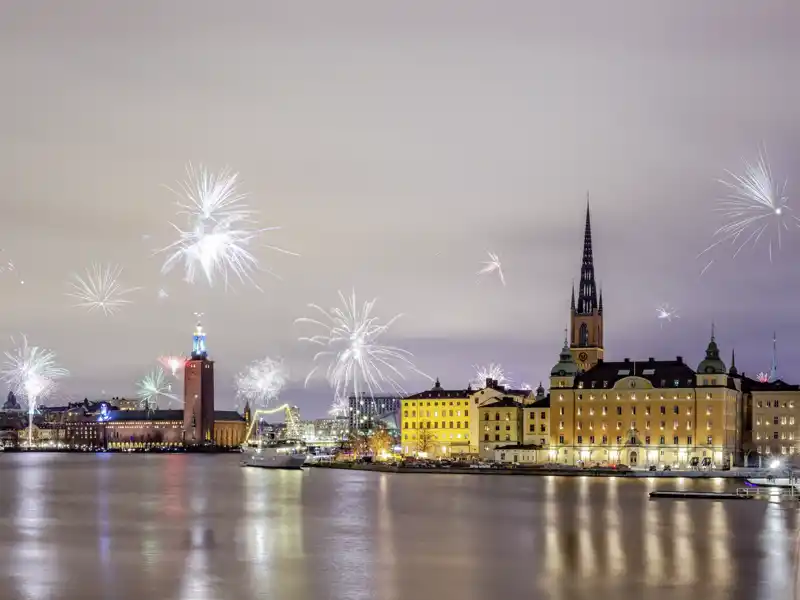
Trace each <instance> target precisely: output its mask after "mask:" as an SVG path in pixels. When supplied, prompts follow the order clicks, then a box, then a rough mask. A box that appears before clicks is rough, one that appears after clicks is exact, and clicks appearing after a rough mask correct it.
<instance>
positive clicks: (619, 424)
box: [558, 419, 713, 431]
mask: <svg viewBox="0 0 800 600" xmlns="http://www.w3.org/2000/svg"><path fill="white" fill-rule="evenodd" d="M712 425H713V423H712V422H711V421H706V429H711V427H712ZM666 426H667V422H666V421H660V423H659V429H662V430H663V429H665V428H666ZM558 428H559V429H562V430H563V429H564V421H559V423H558ZM600 428H601V429H602V430H603V431H605V430H606V429H607V426H606V424H605V422H603V423H602V425H601V427H600ZM644 428H645V429H650V421H645V422H644ZM672 428H673V429H679V428H680V423H679V422H678V420H677V419H676V420H675V421H673V422H672ZM575 429H578V430H580V429H583V422H582V421H577V422H576V423H575ZM588 429H594V421H589V426H588ZM617 429H618V430H619V429H622V421H617ZM628 429H630V430H635V429H636V421H631V423H630V427H629V428H628ZM686 429H687V430H691V429H692V422H691V421H686Z"/></svg>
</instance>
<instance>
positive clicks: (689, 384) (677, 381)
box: [562, 379, 714, 390]
mask: <svg viewBox="0 0 800 600" xmlns="http://www.w3.org/2000/svg"><path fill="white" fill-rule="evenodd" d="M708 381H709V380H708V379H704V380H703V385H709V383H708ZM712 381H714V380H712ZM589 383H590V384H591V385H590V386H589V387H592V388H593V387H595V384H596V383H597V382H596V381H591V382H589ZM693 385H694V381H693V380H692V379H687V380H686V387H692V386H693ZM562 387H563V386H562ZM603 387H604V388H607V387H608V381H604V382H603ZM660 387H662V388H665V387H667V380H666V379H662V380H661V386H660ZM672 387H681V382H680V379H673V380H672ZM578 389H579V390H582V389H583V382H582V381H579V382H578Z"/></svg>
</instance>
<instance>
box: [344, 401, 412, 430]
mask: <svg viewBox="0 0 800 600" xmlns="http://www.w3.org/2000/svg"><path fill="white" fill-rule="evenodd" d="M401 402H402V398H401V397H399V396H371V395H369V394H359V396H358V398H356V396H350V397H349V398H348V399H347V407H348V409H347V424H348V427H349V429H350V431H355V430H356V429H361V428H362V427H370V426H371V424H372V422H373V421H374V420H376V419H378V418H380V417H382V416H384V415H386V414H388V413H393V412H397V411H399V410H400V403H401Z"/></svg>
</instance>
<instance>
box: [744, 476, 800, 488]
mask: <svg viewBox="0 0 800 600" xmlns="http://www.w3.org/2000/svg"><path fill="white" fill-rule="evenodd" d="M745 482H746V483H748V484H749V485H754V486H756V487H773V488H800V479H798V478H797V477H774V476H772V475H765V476H761V477H746V478H745Z"/></svg>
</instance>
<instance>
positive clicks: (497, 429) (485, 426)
mask: <svg viewBox="0 0 800 600" xmlns="http://www.w3.org/2000/svg"><path fill="white" fill-rule="evenodd" d="M483 430H484V431H489V426H488V425H484V426H483ZM494 430H495V431H500V425H495V426H494ZM506 431H511V425H506Z"/></svg>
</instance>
